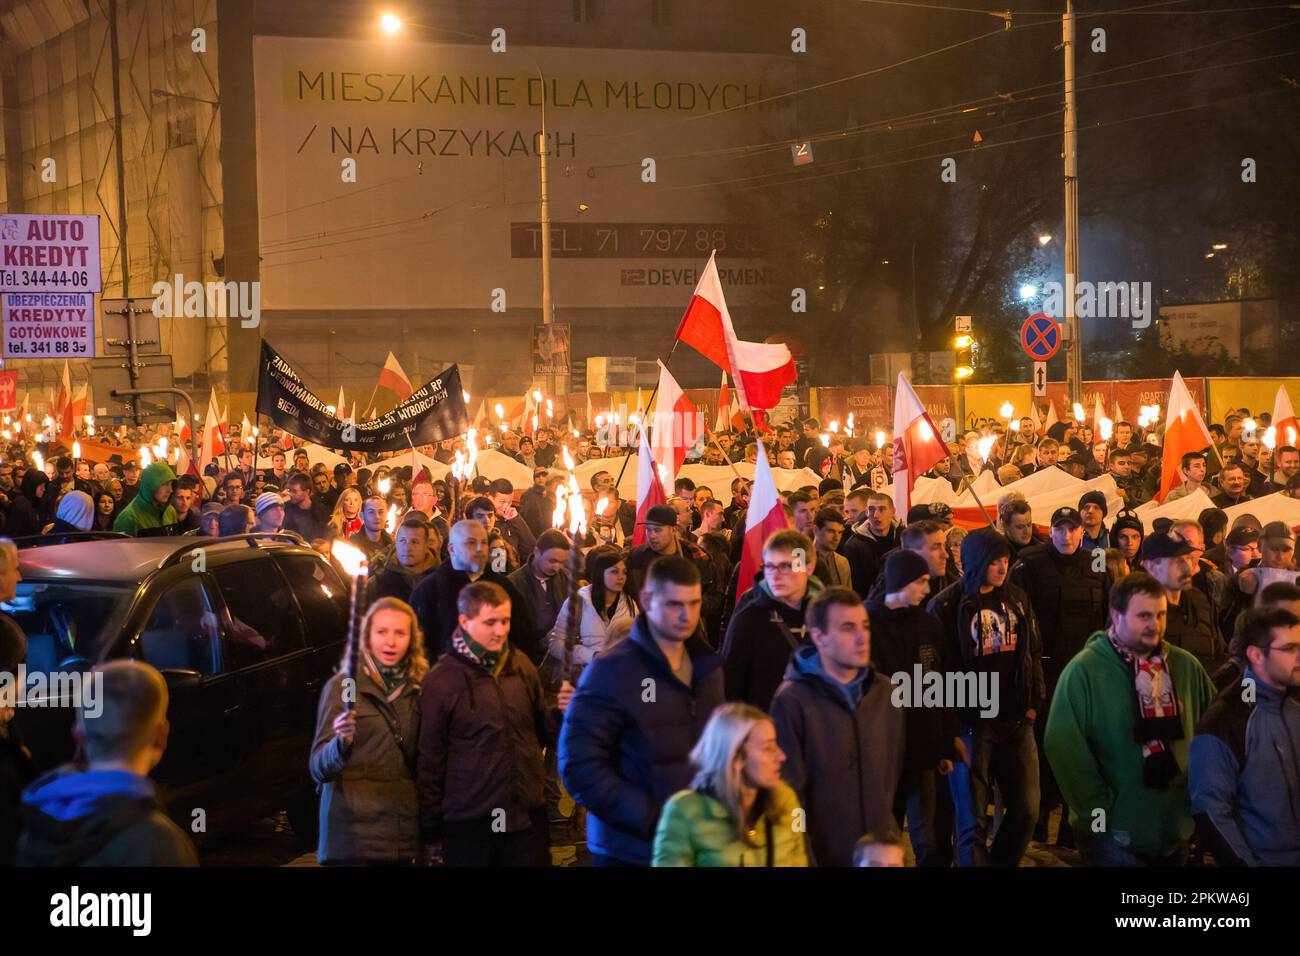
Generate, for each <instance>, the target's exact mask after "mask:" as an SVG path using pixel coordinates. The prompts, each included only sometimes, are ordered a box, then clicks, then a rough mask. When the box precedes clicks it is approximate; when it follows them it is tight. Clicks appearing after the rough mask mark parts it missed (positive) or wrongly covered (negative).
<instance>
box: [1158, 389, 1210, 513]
mask: <svg viewBox="0 0 1300 956" xmlns="http://www.w3.org/2000/svg"><path fill="white" fill-rule="evenodd" d="M1211 442H1212V439H1211V438H1210V430H1209V429H1208V428H1206V427H1205V422H1204V420H1202V418H1201V413H1200V410H1199V409H1197V407H1196V402H1194V401H1193V400H1192V394H1191V392H1189V391H1188V390H1187V385H1186V383H1185V382H1183V377H1182V375H1180V374H1179V373H1178V372H1174V380H1173V384H1172V385H1170V386H1169V410H1168V411H1167V412H1166V413H1165V439H1164V455H1163V457H1162V458H1161V459H1160V491H1159V493H1158V494H1157V495H1156V501H1164V500H1165V495H1167V494H1169V492H1170V491H1172V490H1173V489H1174V488H1176V487H1177V486H1178V485H1180V484H1182V481H1183V476H1182V472H1181V471H1180V470H1179V469H1180V467H1181V465H1182V459H1183V455H1186V454H1187V453H1188V452H1192V451H1204V450H1205V449H1206V448H1208V447H1209V446H1210V444H1211Z"/></svg>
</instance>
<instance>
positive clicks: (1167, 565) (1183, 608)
mask: <svg viewBox="0 0 1300 956" xmlns="http://www.w3.org/2000/svg"><path fill="white" fill-rule="evenodd" d="M1191 555H1192V546H1191V545H1190V544H1188V543H1187V542H1186V541H1184V540H1183V539H1182V538H1178V537H1174V536H1172V535H1168V534H1155V533H1153V534H1151V535H1148V536H1147V538H1146V540H1145V541H1143V542H1142V555H1141V561H1142V570H1144V571H1146V572H1147V574H1149V575H1151V576H1152V577H1153V578H1155V579H1156V580H1157V581H1159V582H1160V584H1161V586H1162V587H1163V588H1164V589H1165V598H1166V600H1167V601H1168V603H1169V614H1168V618H1167V620H1166V623H1165V640H1166V641H1168V642H1169V643H1170V644H1173V645H1174V646H1175V647H1181V648H1182V649H1183V650H1185V651H1187V652H1188V653H1190V654H1192V655H1194V656H1195V657H1196V659H1197V660H1198V661H1200V663H1201V666H1202V667H1204V668H1205V672H1206V673H1207V674H1213V673H1215V672H1216V671H1217V670H1218V669H1219V668H1220V667H1222V666H1223V664H1224V663H1226V661H1227V657H1228V648H1227V645H1226V644H1225V642H1224V640H1223V636H1222V634H1221V633H1220V631H1219V622H1218V621H1217V620H1216V619H1215V616H1214V612H1213V610H1212V609H1211V607H1210V601H1209V598H1207V597H1206V596H1205V595H1204V594H1202V593H1201V592H1200V591H1199V590H1197V588H1196V587H1195V586H1194V585H1193V583H1192V581H1193V577H1194V573H1195V568H1194V566H1193V564H1192V558H1191Z"/></svg>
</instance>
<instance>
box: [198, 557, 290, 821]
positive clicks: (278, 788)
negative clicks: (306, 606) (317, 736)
mask: <svg viewBox="0 0 1300 956" xmlns="http://www.w3.org/2000/svg"><path fill="white" fill-rule="evenodd" d="M208 573H209V574H210V575H211V577H212V579H213V580H214V581H215V582H216V585H217V589H218V591H219V592H220V595H221V601H222V604H223V605H224V609H225V614H224V616H223V620H222V631H223V641H222V647H223V650H224V653H225V655H226V660H227V661H228V663H229V666H230V668H231V670H232V671H233V673H234V674H235V675H236V678H237V682H238V685H239V702H240V707H241V708H242V709H243V710H244V712H245V720H244V722H243V724H242V726H243V727H244V728H245V729H246V731H247V734H248V736H247V738H246V739H245V740H244V741H243V742H242V748H243V752H244V760H245V761H246V762H247V764H248V769H249V775H250V782H249V790H248V792H247V794H246V799H247V800H248V801H251V802H260V803H263V804H264V805H265V808H266V809H267V810H273V809H279V808H281V807H282V806H283V805H284V804H283V800H284V798H285V796H286V795H288V794H290V793H291V792H296V791H298V790H300V789H302V788H303V787H304V786H305V785H306V781H307V770H306V768H307V760H308V757H309V751H308V749H307V747H306V745H305V744H304V739H305V737H306V736H307V735H310V733H311V732H312V730H313V729H314V727H313V726H311V724H312V723H313V721H312V719H311V718H310V717H308V718H306V719H304V714H303V712H302V700H303V695H304V693H305V692H306V691H305V688H306V685H307V684H308V682H309V680H310V675H309V673H308V668H309V665H310V662H311V654H312V652H311V650H310V648H309V647H308V646H307V641H306V637H305V634H304V628H303V623H302V617H301V613H300V611H299V609H298V604H297V602H296V601H295V600H294V597H293V589H292V588H291V587H290V585H289V582H288V581H287V580H285V577H284V575H283V574H282V573H281V572H280V570H279V568H278V567H277V566H276V564H275V562H274V561H272V560H271V558H270V557H269V556H268V555H267V554H266V553H264V552H262V551H251V550H250V551H249V552H241V553H240V554H239V557H238V559H237V560H234V561H227V562H225V563H222V564H218V565H217V566H215V567H213V566H211V565H209V572H208ZM305 723H306V724H308V726H304V724H305Z"/></svg>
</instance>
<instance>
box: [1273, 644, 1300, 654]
mask: <svg viewBox="0 0 1300 956" xmlns="http://www.w3.org/2000/svg"><path fill="white" fill-rule="evenodd" d="M1268 649H1269V651H1277V652H1278V653H1279V654H1300V644H1271V645H1269V648H1268Z"/></svg>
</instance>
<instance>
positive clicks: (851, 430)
mask: <svg viewBox="0 0 1300 956" xmlns="http://www.w3.org/2000/svg"><path fill="white" fill-rule="evenodd" d="M845 427H846V428H847V430H848V433H849V434H850V435H852V434H853V413H852V412H849V421H848V424H847V425H846V426H845Z"/></svg>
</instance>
